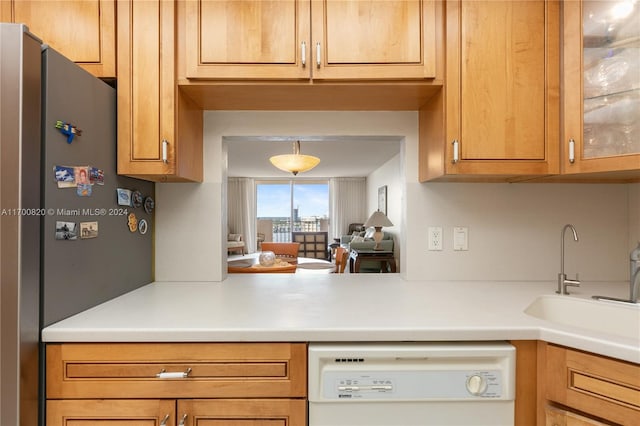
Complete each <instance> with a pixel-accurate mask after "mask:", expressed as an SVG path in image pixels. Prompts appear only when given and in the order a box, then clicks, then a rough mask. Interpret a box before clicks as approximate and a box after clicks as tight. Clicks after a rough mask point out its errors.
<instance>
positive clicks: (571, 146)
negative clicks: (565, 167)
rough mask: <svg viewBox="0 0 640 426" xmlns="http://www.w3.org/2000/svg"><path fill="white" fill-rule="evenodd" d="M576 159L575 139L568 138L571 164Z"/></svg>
mask: <svg viewBox="0 0 640 426" xmlns="http://www.w3.org/2000/svg"><path fill="white" fill-rule="evenodd" d="M575 161H576V141H575V140H573V138H571V139H569V162H570V163H571V164H573V163H574V162H575Z"/></svg>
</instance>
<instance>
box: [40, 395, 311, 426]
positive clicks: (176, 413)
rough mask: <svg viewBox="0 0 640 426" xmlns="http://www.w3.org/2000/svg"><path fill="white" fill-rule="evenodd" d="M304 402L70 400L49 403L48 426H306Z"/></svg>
mask: <svg viewBox="0 0 640 426" xmlns="http://www.w3.org/2000/svg"><path fill="white" fill-rule="evenodd" d="M306 418H307V403H306V401H305V400H303V399H295V400H289V399H285V400H281V399H198V400H170V399H156V400H147V399H90V400H84V399H68V400H52V401H48V402H47V426H85V425H86V426H89V425H95V424H97V423H99V424H100V425H101V426H112V425H113V426H123V425H126V426H128V425H135V426H147V425H148V426H158V425H159V426H169V425H180V426H215V425H219V426H222V425H224V426H235V425H237V426H246V425H249V424H251V425H254V424H263V423H261V422H264V424H268V425H269V426H303V425H305V423H306Z"/></svg>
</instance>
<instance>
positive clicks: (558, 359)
mask: <svg viewBox="0 0 640 426" xmlns="http://www.w3.org/2000/svg"><path fill="white" fill-rule="evenodd" d="M542 351H543V352H542V354H540V353H539V355H541V356H542V357H544V360H545V361H544V364H545V367H544V371H543V372H542V374H541V376H540V377H541V379H542V380H543V381H544V383H543V386H544V392H543V395H544V398H543V400H542V402H541V403H544V404H551V405H561V406H562V407H565V408H567V409H568V410H569V411H567V413H569V414H566V415H564V414H558V413H556V412H555V411H552V412H551V414H549V415H548V416H547V423H546V424H547V425H549V424H551V425H553V424H557V425H558V426H560V425H564V424H566V425H583V424H595V425H597V424H600V423H597V421H598V420H599V419H602V420H603V421H607V422H613V423H615V424H620V425H628V426H631V425H634V426H635V425H638V424H640V423H639V422H640V365H638V364H633V363H630V362H625V361H620V360H616V359H611V358H607V357H603V356H599V355H595V354H591V353H587V352H582V351H578V350H574V349H569V348H565V347H562V346H556V345H553V344H543V349H542ZM572 411H575V412H576V413H579V415H578V416H577V417H576V416H574V415H573V413H571V412H572ZM545 414H547V413H545ZM578 417H584V418H586V419H593V420H594V421H595V423H580V421H583V420H580V419H579V418H578ZM549 418H552V419H556V418H558V419H560V420H553V421H556V422H560V421H561V420H562V419H564V420H562V421H565V423H561V422H560V423H553V421H552V422H551V423H549V420H548V419H549Z"/></svg>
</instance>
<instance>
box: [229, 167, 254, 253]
mask: <svg viewBox="0 0 640 426" xmlns="http://www.w3.org/2000/svg"><path fill="white" fill-rule="evenodd" d="M227 224H228V225H229V232H230V233H232V234H242V238H243V239H244V244H245V248H246V251H247V253H253V252H255V251H256V244H257V243H256V238H257V233H256V191H255V181H254V179H252V178H228V179H227Z"/></svg>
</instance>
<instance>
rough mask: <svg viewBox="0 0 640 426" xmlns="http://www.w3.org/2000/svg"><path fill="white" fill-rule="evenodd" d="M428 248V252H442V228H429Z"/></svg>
mask: <svg viewBox="0 0 640 426" xmlns="http://www.w3.org/2000/svg"><path fill="white" fill-rule="evenodd" d="M427 245H428V248H429V250H430V251H440V250H442V228H441V227H439V226H430V227H429V235H428V242H427Z"/></svg>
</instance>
